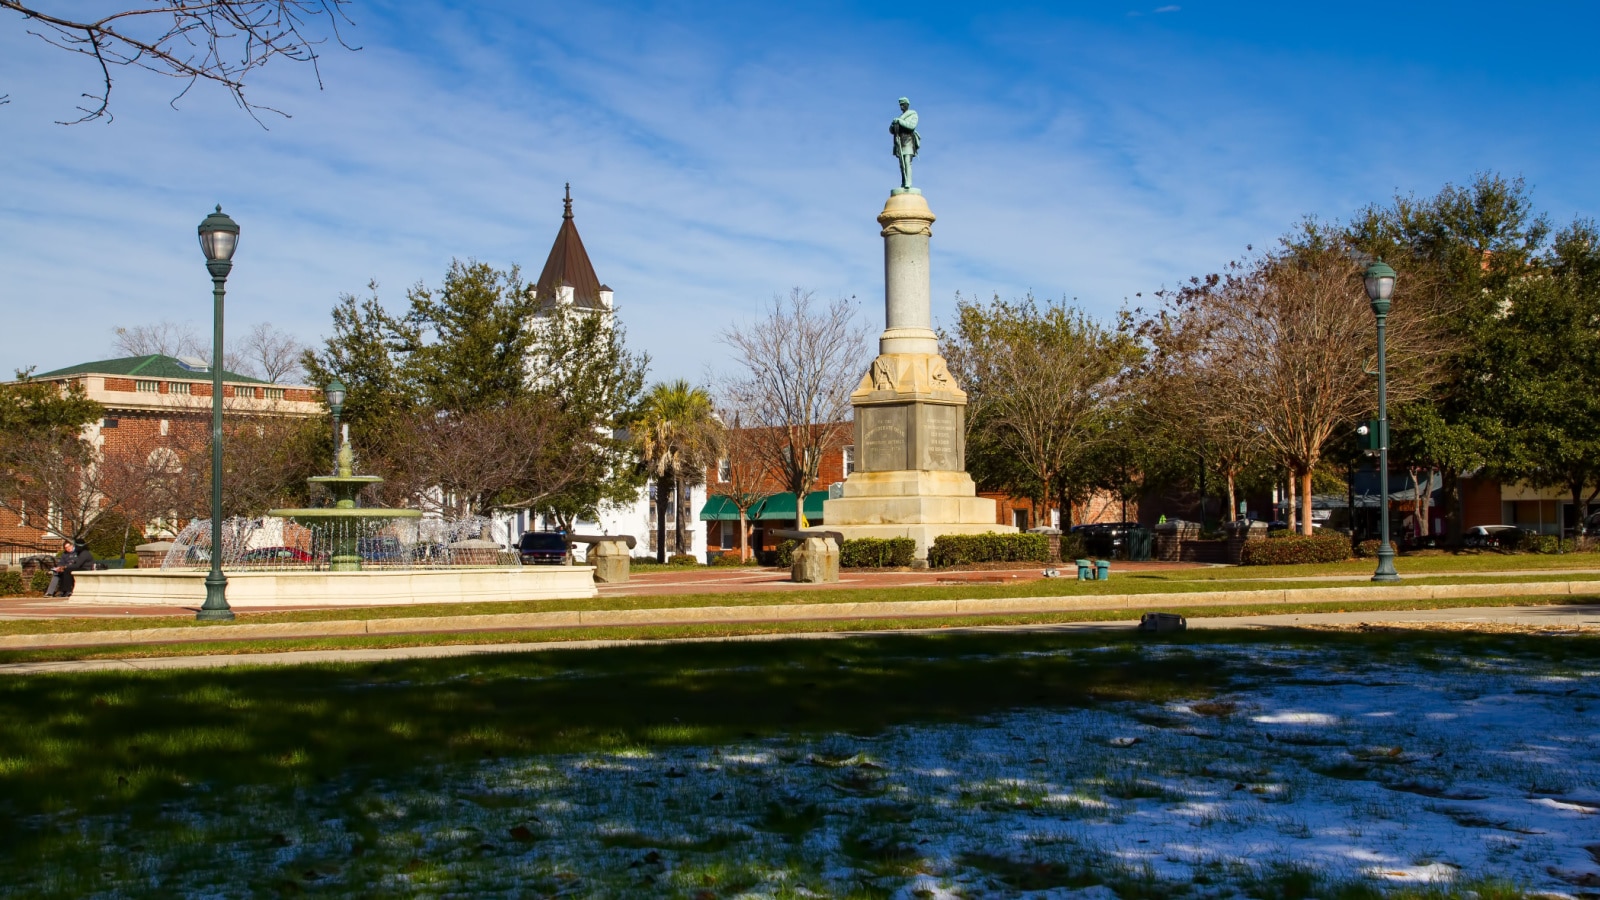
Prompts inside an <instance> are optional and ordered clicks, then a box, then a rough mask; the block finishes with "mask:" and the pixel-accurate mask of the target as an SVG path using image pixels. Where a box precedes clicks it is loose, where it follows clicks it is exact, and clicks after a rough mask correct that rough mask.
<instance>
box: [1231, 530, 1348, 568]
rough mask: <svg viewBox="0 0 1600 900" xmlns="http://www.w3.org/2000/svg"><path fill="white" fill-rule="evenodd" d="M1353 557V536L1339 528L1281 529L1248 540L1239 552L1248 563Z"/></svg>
mask: <svg viewBox="0 0 1600 900" xmlns="http://www.w3.org/2000/svg"><path fill="white" fill-rule="evenodd" d="M1349 558H1350V538H1349V537H1348V536H1347V535H1343V534H1340V533H1339V532H1337V531H1320V532H1317V533H1316V534H1310V535H1306V534H1290V533H1288V532H1280V533H1276V534H1272V535H1269V536H1268V537H1267V539H1266V540H1264V541H1249V542H1247V543H1246V544H1245V545H1244V552H1243V553H1241V554H1240V556H1239V563H1240V564H1241V565H1246V566H1293V565H1300V564H1303V563H1330V562H1344V561H1345V560H1347V559H1349Z"/></svg>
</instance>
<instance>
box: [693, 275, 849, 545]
mask: <svg viewBox="0 0 1600 900" xmlns="http://www.w3.org/2000/svg"><path fill="white" fill-rule="evenodd" d="M722 340H723V342H724V343H726V344H727V345H728V346H730V347H732V348H733V351H734V355H735V358H736V359H737V360H738V362H739V366H740V368H741V370H742V371H741V372H740V373H739V374H738V375H736V376H735V377H733V378H732V379H730V380H729V381H728V382H727V384H726V385H725V386H724V389H723V393H724V395H725V396H726V397H727V400H728V402H729V404H730V405H731V406H732V408H734V409H738V410H741V411H742V413H741V415H745V416H749V421H747V422H745V423H744V424H745V425H746V426H747V427H751V428H755V429H757V434H758V435H762V436H765V439H764V440H760V441H758V442H757V445H758V446H757V449H758V453H757V457H758V458H759V459H760V460H761V461H762V463H763V465H764V466H765V468H766V469H767V472H768V474H770V475H771V477H772V478H773V479H774V480H776V481H777V482H779V483H780V484H783V485H784V486H785V487H786V488H788V489H789V490H790V491H792V492H794V495H795V498H796V501H795V502H796V504H797V506H796V509H797V510H801V509H803V507H804V503H803V501H804V499H805V492H806V491H807V490H808V489H809V488H810V487H811V485H812V484H813V483H814V482H815V481H816V479H817V471H818V468H819V466H820V465H821V462H822V457H823V454H824V453H826V452H828V451H830V450H835V449H837V448H839V447H842V446H844V445H845V444H847V443H849V442H850V441H849V436H850V429H851V424H850V423H851V416H852V411H851V408H850V392H851V391H853V390H855V387H856V383H857V382H858V381H859V380H860V378H861V368H860V366H861V360H863V359H865V358H867V354H866V353H865V342H866V333H865V331H864V330H863V328H862V326H861V324H860V323H859V322H858V321H857V319H856V310H855V305H854V304H853V303H852V302H851V301H850V300H847V299H844V298H840V299H838V300H835V301H833V302H832V303H830V304H828V306H827V307H826V308H822V309H819V308H817V305H816V303H815V299H814V295H813V294H812V293H811V292H810V291H804V290H801V289H800V288H795V289H793V290H792V291H790V292H789V296H788V297H781V296H780V297H773V298H772V305H771V306H770V307H769V308H768V310H767V312H766V315H765V316H764V317H763V318H762V319H761V320H760V321H758V322H757V323H756V324H755V325H754V326H753V327H751V328H748V329H740V328H730V329H728V330H727V331H724V332H723V334H722ZM797 514H799V515H804V513H803V512H800V513H797Z"/></svg>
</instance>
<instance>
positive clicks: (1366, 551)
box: [1356, 538, 1383, 559]
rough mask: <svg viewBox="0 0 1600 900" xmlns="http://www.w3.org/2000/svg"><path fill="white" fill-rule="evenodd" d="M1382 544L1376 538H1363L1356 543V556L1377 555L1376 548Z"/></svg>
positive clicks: (1369, 557)
mask: <svg viewBox="0 0 1600 900" xmlns="http://www.w3.org/2000/svg"><path fill="white" fill-rule="evenodd" d="M1381 546H1383V541H1380V540H1378V539H1377V538H1372V539H1371V540H1365V541H1362V542H1361V543H1359V544H1357V545H1356V556H1359V557H1361V558H1362V559H1373V558H1375V557H1377V555H1378V548H1379V547H1381Z"/></svg>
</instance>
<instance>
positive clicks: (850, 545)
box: [839, 537, 917, 569]
mask: <svg viewBox="0 0 1600 900" xmlns="http://www.w3.org/2000/svg"><path fill="white" fill-rule="evenodd" d="M916 555H917V542H916V541H914V540H912V539H911V538H908V537H903V538H852V539H850V540H847V541H845V542H844V544H843V546H841V547H840V548H839V565H840V566H841V567H842V568H846V569H859V568H867V567H871V568H883V567H886V566H909V565H911V562H912V560H913V559H915V558H916Z"/></svg>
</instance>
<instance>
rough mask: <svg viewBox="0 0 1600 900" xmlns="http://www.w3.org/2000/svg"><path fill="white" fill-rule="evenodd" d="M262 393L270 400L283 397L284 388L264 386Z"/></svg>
mask: <svg viewBox="0 0 1600 900" xmlns="http://www.w3.org/2000/svg"><path fill="white" fill-rule="evenodd" d="M262 393H264V394H265V395H266V398H267V399H268V400H282V399H283V388H262Z"/></svg>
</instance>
